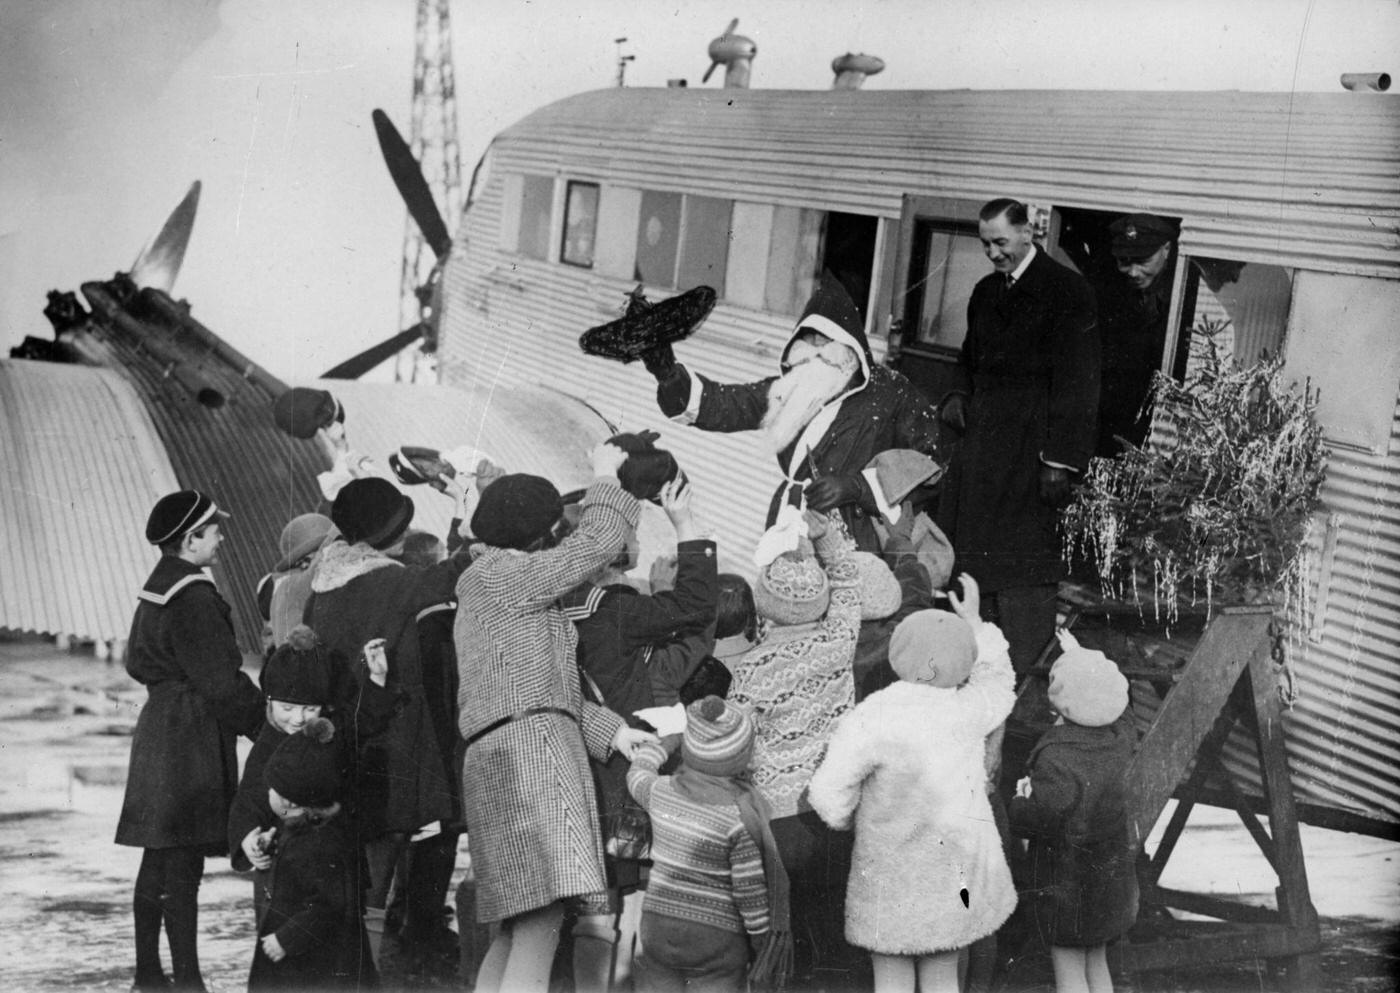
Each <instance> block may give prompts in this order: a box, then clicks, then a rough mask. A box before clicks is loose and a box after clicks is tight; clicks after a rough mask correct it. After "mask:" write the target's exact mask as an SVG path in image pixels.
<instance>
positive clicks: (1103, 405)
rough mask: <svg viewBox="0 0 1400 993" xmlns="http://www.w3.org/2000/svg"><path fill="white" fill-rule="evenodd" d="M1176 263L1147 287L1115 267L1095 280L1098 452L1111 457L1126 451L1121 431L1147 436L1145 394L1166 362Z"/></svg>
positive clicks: (1132, 437) (1134, 439)
mask: <svg viewBox="0 0 1400 993" xmlns="http://www.w3.org/2000/svg"><path fill="white" fill-rule="evenodd" d="M1173 263H1174V260H1173V261H1172V262H1169V263H1168V264H1167V266H1166V267H1165V268H1164V269H1163V270H1162V272H1161V273H1160V274H1159V275H1158V277H1157V279H1156V281H1155V282H1154V283H1153V284H1152V285H1151V286H1149V287H1148V288H1147V289H1146V290H1145V291H1143V290H1139V289H1138V288H1137V287H1136V286H1134V285H1133V284H1132V283H1131V282H1130V281H1129V280H1128V279H1127V277H1125V276H1124V275H1123V274H1122V273H1120V272H1118V271H1117V269H1114V270H1113V271H1112V272H1111V273H1106V274H1105V275H1104V277H1103V278H1102V280H1101V281H1100V282H1096V283H1095V284H1094V297H1095V299H1096V300H1097V302H1098V314H1099V339H1100V342H1101V344H1102V348H1103V372H1102V377H1101V389H1100V394H1099V434H1098V444H1097V447H1096V449H1095V451H1094V454H1095V455H1098V456H1101V457H1104V458H1112V457H1113V456H1115V455H1117V454H1119V453H1120V452H1121V451H1122V450H1123V446H1122V445H1121V444H1120V443H1119V442H1118V441H1117V440H1116V436H1121V437H1123V438H1124V439H1126V440H1127V441H1129V442H1131V443H1133V444H1134V445H1140V444H1142V442H1143V439H1144V438H1145V437H1146V435H1147V428H1148V418H1147V416H1146V415H1145V414H1144V415H1143V416H1141V417H1139V416H1138V414H1139V412H1141V411H1142V403H1143V399H1144V398H1145V397H1146V396H1147V393H1148V390H1149V389H1150V388H1151V386H1152V376H1153V374H1154V373H1155V372H1156V370H1157V369H1158V367H1159V366H1160V364H1161V361H1162V345H1163V342H1164V341H1165V339H1166V334H1167V314H1168V312H1169V311H1170V310H1171V289H1172V273H1173V272H1174V271H1175V269H1176V267H1175V265H1174V264H1173Z"/></svg>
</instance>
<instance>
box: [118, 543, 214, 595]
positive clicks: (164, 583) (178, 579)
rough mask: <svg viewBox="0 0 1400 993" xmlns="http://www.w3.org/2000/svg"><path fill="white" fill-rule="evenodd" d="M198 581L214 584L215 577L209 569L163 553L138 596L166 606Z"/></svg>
mask: <svg viewBox="0 0 1400 993" xmlns="http://www.w3.org/2000/svg"><path fill="white" fill-rule="evenodd" d="M196 583H208V584H209V585H210V586H213V585H214V577H213V576H212V575H210V574H209V572H208V570H206V569H202V568H200V567H199V566H197V565H193V564H191V563H189V562H186V561H185V560H184V559H180V558H176V557H175V556H173V555H162V556H161V559H160V562H158V563H157V564H156V567H155V571H154V572H152V573H151V578H150V579H148V580H146V585H145V586H143V587H141V592H140V593H138V594H136V598H137V599H138V600H144V601H145V602H146V603H152V604H155V605H156V606H157V607H164V606H166V605H167V604H169V603H170V601H171V600H173V599H175V597H176V596H178V595H179V593H180V591H181V590H183V589H185V588H186V587H189V586H193V585H194V584H196Z"/></svg>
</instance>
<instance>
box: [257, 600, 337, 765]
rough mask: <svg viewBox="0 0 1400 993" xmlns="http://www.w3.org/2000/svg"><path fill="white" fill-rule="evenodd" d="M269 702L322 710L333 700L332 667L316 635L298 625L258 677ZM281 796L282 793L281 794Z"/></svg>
mask: <svg viewBox="0 0 1400 993" xmlns="http://www.w3.org/2000/svg"><path fill="white" fill-rule="evenodd" d="M258 684H259V685H260V686H261V687H262V691H263V695H264V696H265V697H267V698H268V699H269V700H280V701H282V702H283V703H299V704H304V705H306V706H320V705H322V704H325V703H328V702H329V701H330V697H331V667H330V660H329V659H328V658H327V657H326V655H325V652H324V650H322V649H321V647H320V644H319V642H318V641H317V638H316V632H315V631H313V630H311V629H310V628H309V627H307V626H306V625H305V624H298V625H297V626H296V627H294V628H292V630H291V631H290V632H289V633H288V635H287V640H286V641H285V642H283V643H282V644H281V645H280V646H278V648H277V651H275V652H273V653H272V658H270V659H268V660H267V663H266V664H265V665H264V666H263V668H262V672H261V673H260V674H259V676H258ZM279 792H280V791H279Z"/></svg>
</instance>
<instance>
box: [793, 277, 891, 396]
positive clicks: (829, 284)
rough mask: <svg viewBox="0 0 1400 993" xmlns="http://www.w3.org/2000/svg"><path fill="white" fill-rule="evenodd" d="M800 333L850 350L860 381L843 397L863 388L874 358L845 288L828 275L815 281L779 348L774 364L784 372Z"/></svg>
mask: <svg viewBox="0 0 1400 993" xmlns="http://www.w3.org/2000/svg"><path fill="white" fill-rule="evenodd" d="M803 331H816V332H818V333H819V334H824V335H826V336H827V337H828V338H830V339H831V340H832V341H839V342H840V343H841V344H843V345H845V346H846V347H847V348H850V349H851V350H853V351H854V352H855V353H856V359H857V360H858V361H859V362H860V380H861V381H860V384H859V385H857V386H855V387H853V388H852V389H850V390H848V391H847V393H846V394H845V395H847V396H848V395H850V394H851V393H855V392H858V391H859V390H861V389H864V388H865V384H866V383H868V382H870V368H871V366H872V365H874V358H873V357H872V355H871V354H870V342H868V341H867V340H866V338H865V321H864V320H863V319H862V318H861V316H860V311H859V310H857V309H856V305H855V301H853V300H852V299H851V295H850V293H848V292H847V291H846V287H845V286H843V285H842V283H841V281H840V280H839V279H837V278H836V277H835V276H834V275H832V274H831V273H830V272H825V273H823V274H822V277H821V279H820V280H818V282H817V287H816V289H815V290H814V291H813V292H812V296H811V299H809V300H808V301H807V306H806V307H804V308H803V310H802V316H801V317H799V318H798V319H797V323H796V324H795V325H793V329H792V334H791V335H789V336H788V340H787V343H786V344H785V345H784V346H783V354H782V355H781V356H779V359H778V363H779V365H780V366H781V368H782V369H783V370H784V371H786V370H787V367H788V353H789V352H790V351H791V350H792V343H793V342H794V341H796V340H797V336H798V335H799V334H801V333H802V332H803Z"/></svg>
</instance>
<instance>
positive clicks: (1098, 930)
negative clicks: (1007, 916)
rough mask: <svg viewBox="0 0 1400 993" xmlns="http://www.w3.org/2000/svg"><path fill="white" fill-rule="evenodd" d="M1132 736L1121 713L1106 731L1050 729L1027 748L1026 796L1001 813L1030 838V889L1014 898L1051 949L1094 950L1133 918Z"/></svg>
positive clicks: (1127, 719) (1126, 716) (1076, 727)
mask: <svg viewBox="0 0 1400 993" xmlns="http://www.w3.org/2000/svg"><path fill="white" fill-rule="evenodd" d="M1135 738H1136V734H1135V732H1134V730H1133V723H1132V716H1131V714H1129V713H1127V712H1125V713H1124V716H1123V717H1122V718H1120V719H1119V720H1118V721H1117V722H1116V723H1114V724H1110V725H1108V726H1107V727H1097V728H1091V727H1083V726H1081V725H1079V724H1070V723H1064V724H1057V725H1055V726H1054V727H1052V728H1050V729H1049V730H1048V731H1046V732H1045V734H1044V735H1042V736H1041V739H1040V741H1039V742H1038V743H1037V744H1036V746H1035V748H1034V749H1032V751H1031V756H1030V760H1029V762H1028V765H1029V769H1030V779H1031V795H1030V796H1029V797H1019V796H1018V797H1015V798H1014V799H1013V800H1012V801H1011V808H1010V810H1009V815H1010V818H1011V824H1012V827H1013V829H1015V830H1016V831H1017V832H1018V833H1021V834H1025V835H1028V836H1029V837H1030V842H1031V843H1030V863H1031V887H1032V888H1031V891H1030V892H1029V893H1025V894H1022V895H1023V896H1024V897H1026V898H1027V899H1028V901H1029V904H1030V907H1031V911H1032V914H1033V915H1034V918H1035V922H1036V926H1037V928H1038V929H1039V930H1040V933H1041V935H1042V937H1043V938H1044V939H1045V940H1046V941H1047V942H1049V943H1050V944H1052V945H1061V946H1066V947H1085V948H1089V947H1094V946H1096V945H1102V944H1104V943H1105V942H1109V941H1113V940H1114V939H1116V938H1118V937H1120V936H1121V935H1122V934H1123V933H1124V932H1125V931H1127V930H1128V928H1130V927H1132V925H1133V922H1134V921H1136V920H1137V912H1138V883H1137V873H1136V870H1135V867H1134V859H1135V855H1136V851H1135V849H1134V846H1133V845H1132V844H1131V843H1130V842H1129V837H1128V823H1127V812H1126V797H1125V790H1126V789H1127V784H1126V783H1125V782H1124V772H1125V770H1126V769H1127V767H1128V763H1129V762H1131V761H1132V757H1133V749H1134V747H1135V743H1136V742H1135Z"/></svg>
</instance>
